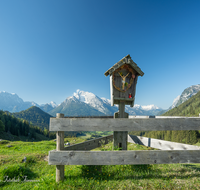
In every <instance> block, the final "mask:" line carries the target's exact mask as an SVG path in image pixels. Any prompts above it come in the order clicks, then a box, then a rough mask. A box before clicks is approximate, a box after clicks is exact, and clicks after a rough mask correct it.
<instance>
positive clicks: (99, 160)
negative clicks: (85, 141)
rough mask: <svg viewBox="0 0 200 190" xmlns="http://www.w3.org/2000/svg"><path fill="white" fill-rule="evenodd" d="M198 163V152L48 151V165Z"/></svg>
mask: <svg viewBox="0 0 200 190" xmlns="http://www.w3.org/2000/svg"><path fill="white" fill-rule="evenodd" d="M173 163H200V151H199V150H151V151H148V150H147V151H145V150H143V151H50V152H49V165H126V164H173Z"/></svg>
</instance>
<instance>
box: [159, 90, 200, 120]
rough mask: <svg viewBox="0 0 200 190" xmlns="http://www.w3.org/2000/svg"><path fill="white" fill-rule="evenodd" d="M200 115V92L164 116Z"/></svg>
mask: <svg viewBox="0 0 200 190" xmlns="http://www.w3.org/2000/svg"><path fill="white" fill-rule="evenodd" d="M199 113H200V92H198V93H197V94H196V95H194V96H192V97H191V98H190V99H188V100H187V101H186V102H184V103H182V104H181V105H179V106H178V107H175V108H173V109H171V110H169V111H167V112H165V113H164V114H163V116H187V117H191V116H196V117H198V116H199Z"/></svg>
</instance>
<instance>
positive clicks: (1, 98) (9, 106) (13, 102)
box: [0, 91, 57, 112]
mask: <svg viewBox="0 0 200 190" xmlns="http://www.w3.org/2000/svg"><path fill="white" fill-rule="evenodd" d="M31 106H37V107H39V108H41V109H42V110H44V111H45V112H48V111H50V110H52V109H54V108H56V106H57V105H56V103H55V102H50V103H49V104H43V105H39V104H37V103H35V102H33V101H32V102H30V101H23V99H22V98H20V97H19V96H18V95H17V94H15V93H8V92H5V91H0V110H4V111H9V112H20V111H22V110H26V109H28V108H30V107H31Z"/></svg>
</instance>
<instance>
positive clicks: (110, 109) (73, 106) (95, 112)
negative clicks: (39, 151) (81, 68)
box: [0, 85, 200, 116]
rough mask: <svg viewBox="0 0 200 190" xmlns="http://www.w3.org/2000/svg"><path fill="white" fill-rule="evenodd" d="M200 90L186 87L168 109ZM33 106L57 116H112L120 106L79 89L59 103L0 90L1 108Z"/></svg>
mask: <svg viewBox="0 0 200 190" xmlns="http://www.w3.org/2000/svg"><path fill="white" fill-rule="evenodd" d="M199 91H200V85H193V86H190V87H188V88H186V89H185V90H184V91H183V93H182V94H181V95H179V96H178V97H177V98H175V99H174V101H173V104H172V106H170V107H169V109H168V110H170V109H172V108H174V107H177V106H178V105H180V104H182V103H183V102H185V101H187V100H188V99H189V98H190V97H192V96H194V95H195V94H196V93H197V92H199ZM32 106H36V107H38V108H40V109H41V110H43V111H44V112H46V113H48V114H50V115H51V116H55V115H56V113H63V114H65V116H106V115H107V116H112V115H113V114H114V112H117V111H118V106H117V105H115V106H111V104H110V100H109V99H106V98H100V97H98V96H97V95H95V94H93V93H92V92H85V91H81V90H79V89H78V90H76V92H74V93H73V95H72V96H70V97H68V98H66V99H65V100H64V101H63V102H62V103H61V104H59V105H57V104H56V103H55V102H53V101H52V102H50V103H47V104H42V105H39V104H37V103H35V102H25V101H23V100H22V99H21V98H20V97H19V96H18V95H17V94H15V93H8V92H5V91H0V110H3V111H9V112H11V113H14V112H21V111H23V110H26V109H28V108H30V107H32ZM168 110H163V109H162V108H159V107H157V106H155V105H146V106H141V105H137V104H135V105H134V107H130V106H126V108H125V111H126V112H127V113H129V115H160V114H162V113H164V112H166V111H168Z"/></svg>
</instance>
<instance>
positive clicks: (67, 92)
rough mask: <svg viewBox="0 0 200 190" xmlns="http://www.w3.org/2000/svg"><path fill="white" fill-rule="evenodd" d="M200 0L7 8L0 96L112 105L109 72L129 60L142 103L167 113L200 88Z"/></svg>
mask: <svg viewBox="0 0 200 190" xmlns="http://www.w3.org/2000/svg"><path fill="white" fill-rule="evenodd" d="M199 10H200V1H199V0H193V1H190V0H188V1H184V0H166V1H164V0H137V1H134V0H130V1H128V0H123V1H118V0H110V1H109V0H95V1H94V0H58V1H55V0H40V1H39V0H34V1H33V0H30V1H25V0H24V1H21V0H18V1H15V0H9V1H7V0H2V1H0V28H1V29H0V91H7V92H10V93H16V94H18V95H19V96H20V97H21V98H22V99H23V100H24V101H35V102H36V103H38V104H42V103H47V102H50V101H55V102H56V103H57V104H59V103H61V102H62V101H64V100H65V99H66V98H67V97H68V96H71V95H72V94H73V92H75V91H76V90H77V89H80V90H83V91H89V92H93V93H94V94H96V95H98V96H99V97H105V98H110V82H109V77H105V76H104V72H105V71H107V70H108V69H109V68H110V67H112V66H113V65H114V64H115V63H116V62H118V61H119V60H120V59H121V58H123V57H124V56H126V55H127V54H130V55H131V57H132V59H133V61H135V62H136V63H137V65H138V66H139V67H140V68H141V70H142V71H143V72H144V73H145V74H144V76H143V77H139V79H138V83H137V89H136V100H135V104H140V105H149V104H155V105H157V106H159V107H161V108H163V109H166V108H168V107H169V106H170V105H171V104H172V101H173V99H174V98H176V97H177V96H178V95H180V94H181V93H182V91H183V90H184V89H185V88H187V87H189V86H191V85H196V84H200V75H199V71H200V11H199Z"/></svg>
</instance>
